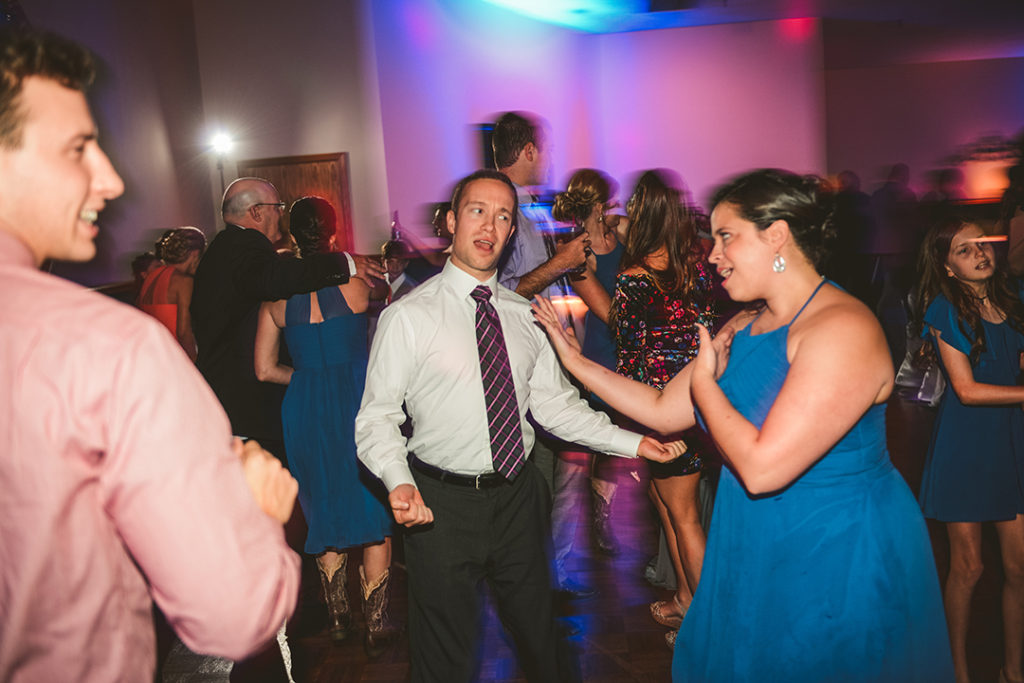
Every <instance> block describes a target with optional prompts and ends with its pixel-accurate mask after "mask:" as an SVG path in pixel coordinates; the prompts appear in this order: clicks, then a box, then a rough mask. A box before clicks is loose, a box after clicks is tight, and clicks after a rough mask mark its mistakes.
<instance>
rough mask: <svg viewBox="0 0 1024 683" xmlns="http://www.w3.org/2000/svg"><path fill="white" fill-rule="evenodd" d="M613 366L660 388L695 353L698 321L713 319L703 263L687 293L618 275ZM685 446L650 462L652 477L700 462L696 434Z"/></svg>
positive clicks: (644, 276)
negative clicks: (678, 453)
mask: <svg viewBox="0 0 1024 683" xmlns="http://www.w3.org/2000/svg"><path fill="white" fill-rule="evenodd" d="M611 316H612V320H613V321H614V330H615V346H616V356H617V361H616V367H615V371H616V372H617V373H619V374H620V375H623V376H625V377H629V378H630V379H633V380H636V381H638V382H643V383H644V384H647V385H649V386H652V387H655V388H657V389H662V388H664V386H665V385H666V384H668V381H669V380H670V379H672V378H673V377H675V376H676V373H678V372H679V371H680V370H682V369H683V367H684V366H685V365H686V364H687V363H689V362H690V361H691V360H693V359H694V358H696V357H697V348H698V346H699V336H698V334H697V323H700V324H702V325H704V326H705V327H707V328H708V329H711V327H712V323H713V321H714V318H715V309H714V303H713V297H712V281H711V276H710V274H709V273H708V270H707V265H706V264H705V263H704V262H703V261H698V262H697V283H696V287H695V288H694V291H693V294H692V296H690V297H685V298H684V297H683V296H681V295H679V294H677V293H668V292H663V291H662V290H661V289H660V288H659V287H658V284H657V282H656V281H655V279H654V276H653V275H651V274H650V273H648V272H646V271H643V272H640V273H635V274H626V273H621V274H619V277H618V280H617V281H616V286H615V297H614V299H613V300H612V312H611ZM686 437H687V435H686V434H684V440H685V441H686V442H687V445H688V447H689V451H688V452H687V453H686V454H685V455H684V456H683V457H681V458H679V459H677V460H675V461H673V462H671V463H666V464H659V463H651V465H652V468H651V472H652V474H653V475H654V476H655V477H659V478H661V477H668V476H676V475H681V474H693V473H695V472H699V471H700V470H701V468H702V467H703V464H704V463H703V459H702V457H701V453H700V450H699V449H698V448H695V447H694V446H696V445H697V443H698V442H699V441H700V439H699V438H686Z"/></svg>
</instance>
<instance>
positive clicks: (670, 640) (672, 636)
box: [665, 629, 679, 652]
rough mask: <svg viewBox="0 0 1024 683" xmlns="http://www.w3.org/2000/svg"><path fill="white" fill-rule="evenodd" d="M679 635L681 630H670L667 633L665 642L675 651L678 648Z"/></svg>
mask: <svg viewBox="0 0 1024 683" xmlns="http://www.w3.org/2000/svg"><path fill="white" fill-rule="evenodd" d="M678 635H679V630H678V629H676V630H675V631H669V632H668V633H666V634H665V644H666V645H668V649H670V650H672V651H673V652H675V649H676V636H678Z"/></svg>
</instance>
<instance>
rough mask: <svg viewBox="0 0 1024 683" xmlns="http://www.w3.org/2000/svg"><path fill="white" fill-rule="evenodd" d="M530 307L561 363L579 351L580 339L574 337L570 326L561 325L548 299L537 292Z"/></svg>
mask: <svg viewBox="0 0 1024 683" xmlns="http://www.w3.org/2000/svg"><path fill="white" fill-rule="evenodd" d="M530 308H531V309H532V310H533V317H534V318H536V319H537V322H539V323H540V324H541V326H542V327H543V328H544V331H545V332H547V333H548V337H549V338H550V339H551V345H552V346H554V347H555V353H557V354H558V357H559V358H560V359H561V360H562V362H563V363H565V361H566V358H568V357H570V356H572V355H576V354H580V353H581V349H582V347H581V346H580V340H579V339H577V338H576V333H575V332H574V331H573V330H572V328H571V327H570V328H568V329H567V328H565V327H562V321H561V320H559V319H558V313H557V312H556V311H555V306H554V304H552V303H551V300H550V299H548V298H547V297H543V296H540V295H539V294H538V295H537V296H536V297H534V299H533V301H532V302H531V303H530Z"/></svg>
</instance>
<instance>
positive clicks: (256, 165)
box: [238, 152, 352, 251]
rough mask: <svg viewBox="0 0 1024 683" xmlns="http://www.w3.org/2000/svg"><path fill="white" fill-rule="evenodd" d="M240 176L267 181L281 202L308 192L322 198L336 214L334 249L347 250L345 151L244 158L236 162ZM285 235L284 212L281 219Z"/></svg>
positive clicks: (349, 223) (348, 204) (349, 241)
mask: <svg viewBox="0 0 1024 683" xmlns="http://www.w3.org/2000/svg"><path fill="white" fill-rule="evenodd" d="M238 176H239V177H240V178H242V177H246V176H252V177H256V178H264V179H266V180H269V181H270V182H272V183H273V184H274V187H276V188H277V191H278V192H279V193H280V194H281V201H283V202H285V203H287V204H288V206H291V204H292V202H294V201H295V200H296V199H301V198H302V197H307V196H310V195H313V196H317V197H323V198H324V199H326V200H327V201H329V202H330V203H331V206H333V207H334V210H335V211H336V212H337V213H338V228H337V232H336V233H335V239H336V240H337V243H338V249H340V250H342V251H349V250H350V248H351V246H352V203H351V197H350V194H349V179H348V152H338V153H336V154H307V155H305V156H294V157H274V158H271V159H246V160H242V161H239V162H238ZM281 227H282V230H283V231H284V233H285V236H286V238H287V235H288V234H289V231H288V214H287V212H285V216H284V220H282V222H281Z"/></svg>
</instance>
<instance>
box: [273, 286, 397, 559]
mask: <svg viewBox="0 0 1024 683" xmlns="http://www.w3.org/2000/svg"><path fill="white" fill-rule="evenodd" d="M316 296H317V301H318V302H319V304H320V311H321V313H322V314H323V317H324V321H323V322H321V323H310V322H309V311H310V295H309V294H297V295H296V296H293V297H291V298H290V299H288V303H287V304H286V306H285V327H284V337H285V340H286V341H287V343H288V351H289V352H290V353H291V356H292V365H293V367H294V368H295V372H294V374H292V379H291V383H290V384H289V385H288V391H287V393H286V394H285V396H284V402H283V404H282V406H281V419H282V423H283V426H284V443H285V449H286V451H287V454H288V466H289V469H290V470H291V472H292V475H293V476H294V477H295V479H296V481H298V482H299V504H300V505H301V506H302V512H303V514H304V515H305V517H306V524H307V525H308V527H309V532H308V534H307V535H306V546H305V549H306V552H307V553H310V554H314V555H315V554H319V553H322V552H323V551H325V550H343V549H345V548H349V547H352V546H357V545H362V544H365V543H373V542H377V541H382V540H384V537H385V536H390V535H391V533H392V521H391V515H390V512H389V510H388V508H386V507H385V501H386V500H387V492H386V491H384V489H383V486H382V485H381V484H380V482H379V481H378V480H377V479H376V478H375V477H374V476H373V475H372V474H370V473H369V472H368V471H367V470H366V468H365V467H364V466H363V465H362V463H360V462H359V461H358V460H357V459H356V442H355V436H354V431H355V419H356V413H357V412H358V411H359V404H360V402H361V401H362V396H363V385H364V384H365V383H366V363H367V358H368V354H367V350H366V314H365V313H353V312H352V310H351V309H350V308H349V307H348V304H347V303H346V302H345V297H344V296H343V295H342V293H341V290H339V289H338V288H337V287H327V288H325V289H321V290H320V291H318V292H317V293H316Z"/></svg>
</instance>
